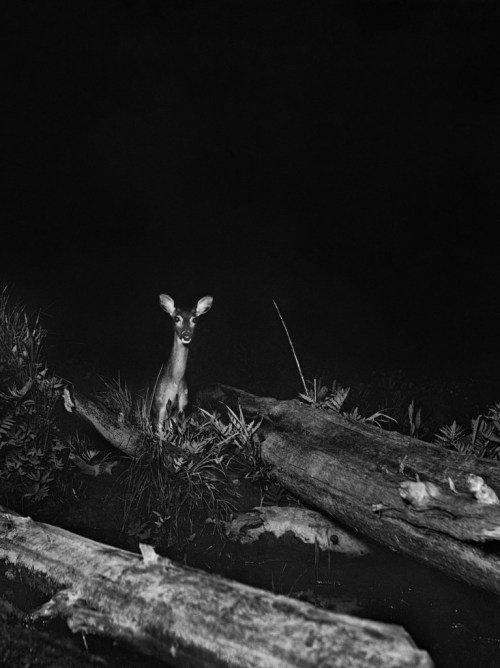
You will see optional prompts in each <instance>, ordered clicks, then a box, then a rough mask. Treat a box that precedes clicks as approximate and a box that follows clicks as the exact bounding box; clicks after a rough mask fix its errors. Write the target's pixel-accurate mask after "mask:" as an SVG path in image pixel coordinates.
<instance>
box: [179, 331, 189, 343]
mask: <svg viewBox="0 0 500 668" xmlns="http://www.w3.org/2000/svg"><path fill="white" fill-rule="evenodd" d="M181 341H182V343H191V333H190V332H181Z"/></svg>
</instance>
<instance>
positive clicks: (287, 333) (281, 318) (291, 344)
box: [273, 299, 307, 394]
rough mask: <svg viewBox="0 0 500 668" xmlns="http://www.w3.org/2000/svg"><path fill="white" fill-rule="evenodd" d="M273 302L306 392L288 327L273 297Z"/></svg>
mask: <svg viewBox="0 0 500 668" xmlns="http://www.w3.org/2000/svg"><path fill="white" fill-rule="evenodd" d="M273 304H274V306H275V308H276V310H277V311H278V315H279V317H280V320H281V322H282V323H283V327H284V329H285V332H286V335H287V337H288V342H289V344H290V348H291V349H292V353H293V356H294V357H295V364H296V365H297V369H298V370H299V373H300V378H301V380H302V385H303V386H304V391H305V393H306V394H307V385H306V381H305V380H304V376H303V375H302V369H301V368H300V363H299V360H298V358H297V354H296V353H295V348H294V347H293V343H292V339H291V338H290V334H289V332H288V327H287V326H286V324H285V321H284V320H283V316H282V315H281V311H280V310H279V308H278V304H277V303H276V302H275V301H274V299H273Z"/></svg>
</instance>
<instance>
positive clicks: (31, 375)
mask: <svg viewBox="0 0 500 668" xmlns="http://www.w3.org/2000/svg"><path fill="white" fill-rule="evenodd" d="M45 335H46V332H45V331H44V330H43V329H42V327H41V324H40V319H39V316H38V315H36V316H34V315H32V314H28V313H27V311H26V309H25V307H24V306H23V305H22V304H21V303H19V302H12V301H11V299H10V297H9V294H8V290H7V288H4V289H3V290H2V292H1V293H0V500H1V502H2V503H4V504H6V505H10V506H14V507H16V508H20V509H23V508H24V506H25V505H26V504H30V503H36V502H39V501H41V500H43V499H44V498H45V497H47V495H48V494H49V491H50V489H51V487H52V485H53V484H54V482H55V480H56V478H57V473H58V471H61V470H62V469H63V467H64V466H65V462H66V453H65V451H66V449H67V446H66V444H65V443H64V442H63V441H62V439H61V438H60V435H59V429H58V427H57V424H56V421H55V406H56V403H57V401H58V399H59V396H60V392H61V389H62V381H61V380H60V379H59V378H57V377H56V376H53V375H51V374H50V373H49V372H48V370H47V368H46V367H45V365H44V364H43V362H42V360H41V352H42V344H43V341H44V338H45Z"/></svg>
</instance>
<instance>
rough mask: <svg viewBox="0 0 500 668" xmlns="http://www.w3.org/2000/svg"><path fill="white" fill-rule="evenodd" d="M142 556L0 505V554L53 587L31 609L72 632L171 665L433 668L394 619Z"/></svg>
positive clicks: (205, 667) (147, 554) (148, 553)
mask: <svg viewBox="0 0 500 668" xmlns="http://www.w3.org/2000/svg"><path fill="white" fill-rule="evenodd" d="M142 552H143V557H142V558H141V557H140V556H139V555H137V554H133V553H131V552H126V551H124V550H119V549H116V548H112V547H109V546H107V545H102V544H100V543H96V542H94V541H92V540H89V539H87V538H82V537H80V536H77V535H75V534H72V533H70V532H68V531H65V530H63V529H58V528H57V527H52V526H50V525H47V524H40V523H36V522H33V521H32V520H30V519H29V518H24V517H20V516H18V515H16V514H14V513H11V512H9V511H6V510H5V509H3V508H1V507H0V559H1V560H3V561H6V562H10V563H12V564H14V565H15V566H16V567H17V568H19V569H21V570H24V571H27V572H28V573H29V575H30V576H31V578H32V577H33V576H35V577H38V578H39V579H41V580H42V582H44V583H45V584H46V586H48V587H50V590H51V592H53V591H54V589H55V590H56V591H57V592H58V593H57V594H56V595H55V596H54V597H53V598H52V599H51V600H50V601H49V603H47V604H46V605H45V606H44V607H43V608H42V609H41V610H39V611H38V613H37V614H38V616H40V615H53V614H62V615H63V616H64V617H66V619H67V622H68V625H69V627H70V628H71V630H72V631H73V632H84V633H94V634H101V635H105V636H108V637H111V638H115V639H116V640H120V641H124V642H126V643H129V644H132V645H133V646H134V647H136V648H137V649H139V651H141V652H143V653H145V654H149V655H152V656H155V657H158V658H160V659H162V660H164V661H168V662H169V663H170V665H174V666H193V667H199V668H202V667H203V668H209V667H211V666H214V667H216V666H231V667H248V668H250V667H255V668H257V667H258V668H287V667H292V666H296V667H301V668H316V667H317V666H325V668H327V667H332V668H334V667H336V666H338V667H339V668H340V667H344V666H347V665H348V666H351V667H352V668H355V667H358V666H359V667H361V666H363V667H367V666H372V665H381V666H385V667H387V668H389V667H391V666H394V668H402V667H403V666H408V667H409V666H412V667H416V666H422V667H423V666H432V661H431V660H430V658H429V656H428V654H427V653H426V652H423V651H421V650H418V649H416V648H415V646H414V644H413V642H412V640H411V638H410V637H409V636H408V634H407V633H406V631H405V630H404V629H402V628H401V627H398V626H394V625H390V624H383V623H378V622H372V621H368V620H362V619H356V618H354V617H349V616H346V615H339V614H335V613H332V612H328V611H326V610H320V609H318V608H315V607H314V606H312V605H309V604H307V603H303V602H300V601H295V600H293V599H289V598H286V597H284V596H275V595H274V594H270V593H268V592H265V591H261V590H258V589H254V588H252V587H248V586H246V585H242V584H238V583H237V582H232V581H229V580H225V579H223V578H221V577H218V576H214V575H209V574H207V573H204V572H203V571H198V570H195V569H192V568H182V567H180V566H178V565H176V564H175V563H174V562H172V561H170V560H169V559H165V558H161V557H158V555H156V554H155V553H154V551H153V550H152V549H147V546H142Z"/></svg>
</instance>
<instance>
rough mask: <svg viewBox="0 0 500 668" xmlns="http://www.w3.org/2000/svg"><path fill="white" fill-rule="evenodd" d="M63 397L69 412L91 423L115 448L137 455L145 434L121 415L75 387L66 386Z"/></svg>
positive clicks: (131, 455) (130, 454)
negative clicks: (121, 417) (126, 421)
mask: <svg viewBox="0 0 500 668" xmlns="http://www.w3.org/2000/svg"><path fill="white" fill-rule="evenodd" d="M63 399H64V407H65V409H66V410H67V411H68V413H75V414H76V415H78V417H80V418H82V419H83V420H85V422H87V423H89V424H91V425H92V426H93V427H94V428H95V429H96V430H97V431H98V432H99V433H100V434H101V436H103V438H105V439H106V441H108V443H110V444H111V445H113V446H114V447H115V448H117V449H118V450H121V451H122V452H124V453H125V454H126V455H128V456H129V457H135V456H136V455H137V454H138V453H139V452H140V450H141V447H142V444H143V442H144V434H142V433H141V432H140V431H139V430H138V429H135V428H134V427H132V426H130V425H128V424H125V423H124V422H123V420H121V419H120V416H118V415H114V414H113V413H112V412H111V411H109V410H108V409H107V408H106V406H103V405H102V404H100V403H98V402H97V401H93V400H92V399H89V398H88V397H86V396H85V395H84V394H82V393H81V392H79V391H78V390H76V389H74V388H72V389H71V390H69V389H68V388H66V389H65V390H64V392H63Z"/></svg>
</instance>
